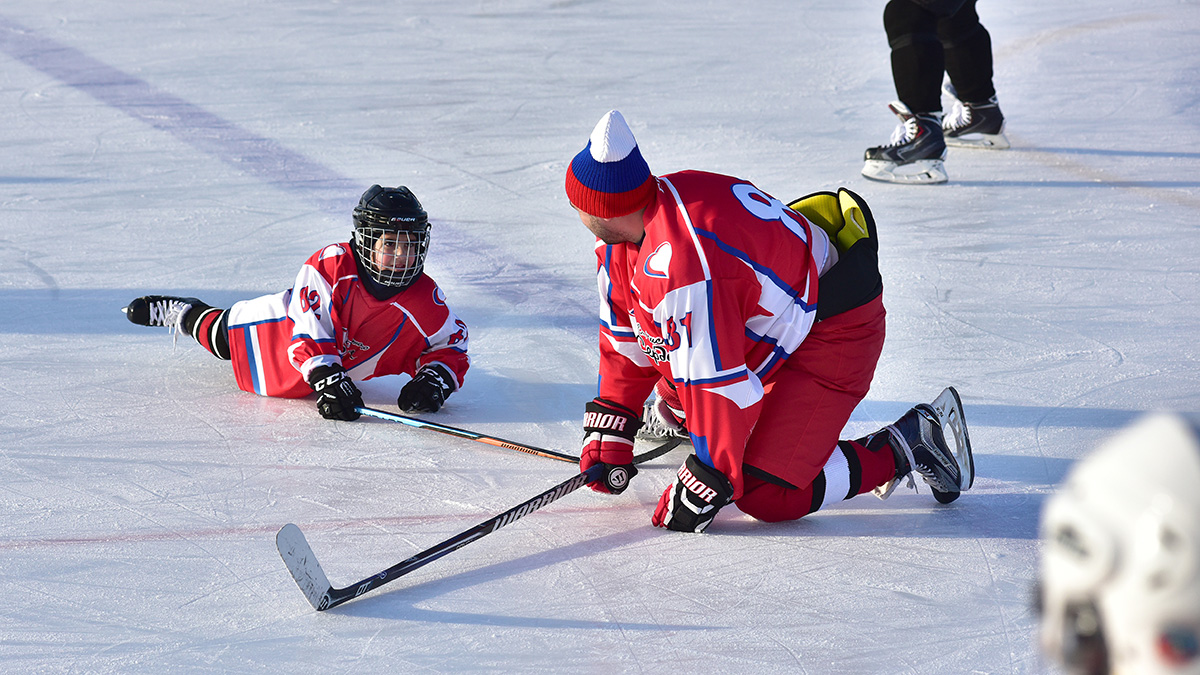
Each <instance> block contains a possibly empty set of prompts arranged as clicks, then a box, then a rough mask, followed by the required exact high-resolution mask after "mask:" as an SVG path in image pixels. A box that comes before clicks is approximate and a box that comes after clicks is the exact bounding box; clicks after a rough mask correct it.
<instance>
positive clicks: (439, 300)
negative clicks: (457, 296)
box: [433, 286, 446, 307]
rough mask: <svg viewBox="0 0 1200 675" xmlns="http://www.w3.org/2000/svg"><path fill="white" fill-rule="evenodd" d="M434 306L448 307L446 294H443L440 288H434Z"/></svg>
mask: <svg viewBox="0 0 1200 675" xmlns="http://www.w3.org/2000/svg"><path fill="white" fill-rule="evenodd" d="M433 304H435V305H437V306H439V307H445V306H446V294H445V293H443V292H442V289H441V287H440V286H434V287H433Z"/></svg>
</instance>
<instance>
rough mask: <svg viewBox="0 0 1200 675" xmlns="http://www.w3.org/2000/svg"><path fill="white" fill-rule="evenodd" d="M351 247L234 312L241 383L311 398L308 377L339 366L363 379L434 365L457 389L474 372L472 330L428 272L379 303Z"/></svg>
mask: <svg viewBox="0 0 1200 675" xmlns="http://www.w3.org/2000/svg"><path fill="white" fill-rule="evenodd" d="M350 246H351V245H350V244H349V243H343V244H333V245H331V246H326V247H325V248H323V249H321V250H320V251H317V252H316V253H314V254H313V255H312V256H311V257H310V258H309V259H308V260H307V261H305V263H304V266H303V267H301V268H300V272H299V274H297V275H296V283H295V284H294V285H293V286H292V288H289V289H288V290H286V291H283V292H281V293H276V294H274V295H267V296H262V297H260V298H255V299H253V300H246V301H243V302H239V303H236V304H234V305H233V307H231V308H230V310H229V347H230V353H231V357H232V360H233V371H234V375H235V376H236V378H237V382H238V386H239V387H241V388H242V389H243V390H245V391H252V392H254V393H257V394H261V395H263V396H282V397H288V398H299V397H301V396H306V395H308V394H310V393H312V390H311V389H310V388H309V386H308V384H307V381H308V374H309V373H310V372H311V371H312V369H313V368H316V367H317V366H321V365H329V364H341V365H342V366H343V367H344V368H345V369H346V370H347V371H348V372H349V374H350V376H351V377H353V378H354V379H357V380H368V379H371V378H372V377H377V376H380V375H397V374H400V373H408V374H409V375H412V374H414V373H415V372H416V371H417V370H418V369H420V368H421V366H424V365H426V364H428V363H435V362H436V363H441V364H442V365H444V366H446V368H447V369H448V370H449V371H450V372H451V373H454V377H455V380H456V382H455V389H457V388H458V387H460V386H462V382H463V377H464V376H465V375H466V372H467V368H468V367H470V357H468V356H467V342H468V340H467V325H466V324H465V323H463V321H462V320H460V319H459V318H458V317H457V316H455V314H454V312H453V311H451V309H450V307H449V306H447V304H446V297H445V295H444V294H443V293H442V290H441V289H440V288H438V286H437V284H436V283H434V281H433V279H431V278H429V277H428V276H426V275H424V274H422V275H421V276H420V277H418V278H417V280H416V281H415V282H413V284H412V285H411V286H409V287H408V288H406V289H404V290H403V291H401V292H400V293H398V294H396V295H394V296H392V297H390V298H388V299H386V300H379V299H377V298H375V297H374V296H372V295H371V294H370V293H369V292H368V291H367V289H366V287H364V285H363V282H362V281H360V280H359V277H358V266H357V265H356V263H355V261H354V256H353V254H352V253H351V251H350Z"/></svg>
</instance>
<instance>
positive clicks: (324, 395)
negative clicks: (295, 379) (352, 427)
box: [308, 364, 363, 421]
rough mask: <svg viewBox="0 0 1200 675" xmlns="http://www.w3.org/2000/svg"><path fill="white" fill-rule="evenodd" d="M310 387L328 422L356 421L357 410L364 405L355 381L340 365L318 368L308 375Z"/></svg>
mask: <svg viewBox="0 0 1200 675" xmlns="http://www.w3.org/2000/svg"><path fill="white" fill-rule="evenodd" d="M308 386H310V387H312V388H313V391H315V392H317V410H319V411H320V412H321V417H324V418H325V419H327V420H346V421H351V420H356V419H358V417H359V415H358V411H357V410H355V408H358V407H361V406H362V404H363V400H362V394H361V393H360V392H359V391H358V387H356V386H354V380H351V379H350V376H349V375H347V374H346V369H345V368H343V367H341V366H340V365H337V364H334V365H331V366H317V367H316V368H313V369H312V372H311V373H309V375H308Z"/></svg>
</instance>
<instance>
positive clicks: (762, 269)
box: [696, 228, 817, 312]
mask: <svg viewBox="0 0 1200 675" xmlns="http://www.w3.org/2000/svg"><path fill="white" fill-rule="evenodd" d="M789 232H790V230H789ZM696 234H698V235H700V236H702V237H704V238H706V239H709V240H710V241H712V242H713V243H714V244H716V245H717V248H718V249H720V250H721V251H722V252H724V253H728V254H729V255H731V256H733V257H735V258H737V259H738V260H741V261H742V262H744V263H746V264H747V265H749V266H750V268H751V269H753V270H754V271H755V272H757V273H759V274H761V275H763V276H764V277H766V278H768V279H770V280H771V281H772V282H773V283H774V284H775V285H776V286H778V287H779V288H782V289H784V291H785V292H786V293H787V294H788V296H789V297H791V298H794V299H795V301H796V304H798V305H800V307H801V309H803V310H804V311H806V312H815V311H817V305H816V303H807V302H805V301H804V300H803V299H802V298H801V297H800V294H801V293H802V292H803V291H801V290H797V289H795V288H792V286H791V285H790V284H787V283H785V282H784V281H783V279H780V278H779V275H777V274H776V273H775V271H774V270H772V269H770V268H769V267H766V266H764V265H762V264H761V263H759V262H757V261H756V260H754V259H752V258H751V257H750V255H749V254H748V253H746V252H745V251H743V250H741V249H739V248H735V247H733V246H730V245H729V244H726V243H725V242H723V241H721V240H720V239H719V238H718V237H717V235H715V234H713V233H712V232H709V231H707V230H701V229H698V228H697V229H696Z"/></svg>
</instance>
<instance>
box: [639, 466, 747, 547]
mask: <svg viewBox="0 0 1200 675" xmlns="http://www.w3.org/2000/svg"><path fill="white" fill-rule="evenodd" d="M732 496H733V486H732V485H730V484H729V479H728V478H726V477H725V476H724V475H722V474H721V472H720V471H717V470H716V469H714V468H712V467H711V466H709V465H707V464H705V463H703V462H701V461H700V458H699V457H697V456H696V455H691V456H689V457H688V458H687V460H686V461H684V463H683V466H681V467H679V473H678V474H676V476H675V482H674V483H672V484H671V485H670V487H668V488H667V489H666V490H664V491H663V493H662V497H660V498H659V500H658V508H656V509H654V517H653V518H651V519H650V522H652V523H654V526H655V527H665V528H667V529H668V530H675V531H676V532H703V531H704V528H706V527H708V524H709V523H711V522H712V519H713V518H714V517H715V516H716V515H717V511H720V510H721V507H722V506H725V505H726V504H728V503H729V498H730V497H732Z"/></svg>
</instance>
